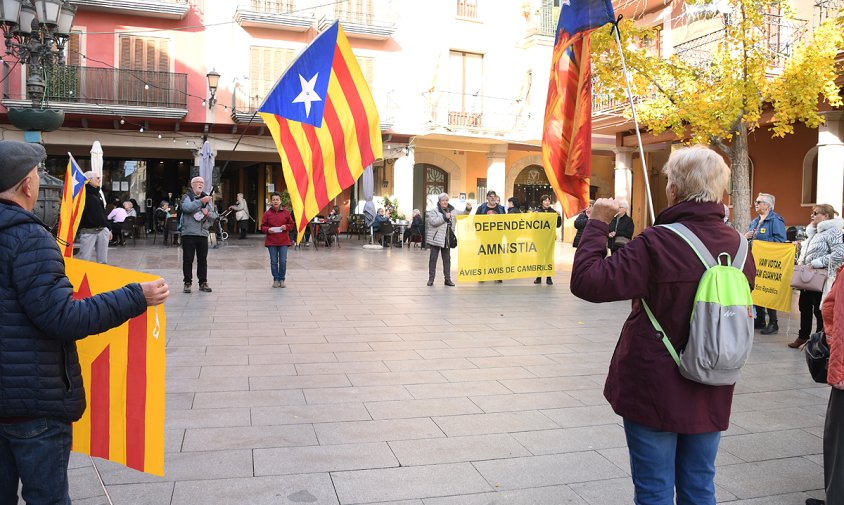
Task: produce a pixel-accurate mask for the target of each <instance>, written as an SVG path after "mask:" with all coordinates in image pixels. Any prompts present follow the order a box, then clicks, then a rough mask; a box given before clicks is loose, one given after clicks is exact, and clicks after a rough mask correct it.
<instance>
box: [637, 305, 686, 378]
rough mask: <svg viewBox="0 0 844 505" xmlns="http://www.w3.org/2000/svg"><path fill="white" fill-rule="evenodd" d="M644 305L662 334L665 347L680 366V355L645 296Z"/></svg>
mask: <svg viewBox="0 0 844 505" xmlns="http://www.w3.org/2000/svg"><path fill="white" fill-rule="evenodd" d="M642 307H644V308H645V313H647V314H648V319H650V320H651V324H652V325H653V327H654V328H655V329H656V331H657V333H659V334H660V335H662V343H663V345H665V348H666V349H668V353H669V354H671V357H672V358H674V362H675V363H677V366H680V356H679V355H678V354H677V350H676V349H674V346H673V345H672V344H671V341H670V340H668V335H667V334H666V333H665V330H663V329H662V325H661V324H659V321H657V320H656V317H654V313H653V312H651V308H650V307H648V302H646V301H645V299H644V298H642Z"/></svg>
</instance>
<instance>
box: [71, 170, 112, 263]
mask: <svg viewBox="0 0 844 505" xmlns="http://www.w3.org/2000/svg"><path fill="white" fill-rule="evenodd" d="M85 178H86V179H88V183H87V184H85V208H84V209H82V218H81V219H80V220H79V232H78V236H79V254H77V255H76V257H77V258H79V259H81V260H86V261H91V259H92V258H93V257H94V251H96V253H97V263H103V264H105V263H108V242H109V240H111V230H110V229H109V224H111V223H109V220H108V218H107V217H106V211H105V207H106V205H105V200H103V194H102V191H101V190H100V185H101V184H102V177H101V176H100V175H98V174H96V173H94V172H85Z"/></svg>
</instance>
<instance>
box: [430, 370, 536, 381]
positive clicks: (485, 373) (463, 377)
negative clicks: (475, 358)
mask: <svg viewBox="0 0 844 505" xmlns="http://www.w3.org/2000/svg"><path fill="white" fill-rule="evenodd" d="M440 373H442V374H443V375H444V376H445V377H446V378H447V379H448V380H449V382H467V381H484V380H504V379H526V378H531V377H534V375H533V374H532V373H530V372H528V371H527V370H525V369H524V368H521V367H506V368H476V369H469V370H442V371H441V372H440Z"/></svg>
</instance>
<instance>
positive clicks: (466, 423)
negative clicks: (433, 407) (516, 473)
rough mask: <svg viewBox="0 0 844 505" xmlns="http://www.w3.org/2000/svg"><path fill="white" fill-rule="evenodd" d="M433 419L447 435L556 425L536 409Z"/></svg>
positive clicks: (532, 428)
mask: <svg viewBox="0 0 844 505" xmlns="http://www.w3.org/2000/svg"><path fill="white" fill-rule="evenodd" d="M433 419H434V422H435V423H437V426H439V427H440V429H441V430H443V433H445V434H446V435H447V436H449V437H458V436H466V435H484V434H491V433H515V432H519V431H533V430H549V429H553V428H556V427H557V425H555V424H554V422H553V421H551V420H550V419H548V418H547V417H545V416H544V415H542V414H541V413H540V412H538V411H525V412H500V413H496V414H469V415H448V416H444V417H434V418H433Z"/></svg>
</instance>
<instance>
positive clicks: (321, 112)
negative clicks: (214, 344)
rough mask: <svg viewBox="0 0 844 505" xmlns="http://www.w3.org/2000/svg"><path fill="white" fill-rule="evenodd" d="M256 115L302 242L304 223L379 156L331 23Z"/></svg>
mask: <svg viewBox="0 0 844 505" xmlns="http://www.w3.org/2000/svg"><path fill="white" fill-rule="evenodd" d="M258 113H259V114H260V115H261V118H263V120H264V124H266V125H267V127H268V128H269V130H270V133H271V134H272V136H273V140H274V141H275V145H276V148H277V149H278V152H279V156H281V162H282V166H283V170H284V180H285V182H286V183H287V189H288V191H289V192H290V201H291V204H292V206H293V214H294V217H295V220H296V227H297V229H298V231H299V233H298V240H300V241H301V239H302V237H303V235H304V233H303V232H304V230H305V228H306V227H307V225H308V221H310V220H311V218H313V217H314V216H316V215H317V214H318V213H319V211H320V209H322V208H323V207H325V206H326V205H328V204H329V203H330V202H331V200H332V199H333V198H334V197H336V196H337V195H339V194H340V192H342V191H343V190H344V189H346V188H348V187H349V186H351V185H352V184H354V183H355V181H356V180H357V179H358V178H359V177H360V176H361V174H362V173H363V170H364V168H365V167H367V166H368V165H370V164H372V163H373V162H374V161H375V160H377V159H379V158H383V156H384V154H383V149H382V146H381V129H380V122H379V119H378V111H377V110H376V108H375V101H374V100H373V99H372V93H371V92H370V90H369V86H368V85H367V84H366V81H365V80H364V78H363V73H362V72H361V70H360V66H359V65H358V62H357V60H356V59H355V56H354V54H352V49H351V47H350V46H349V41H348V39H347V38H346V35H345V34H344V33H343V29H342V28H341V27H340V24H339V23H338V22H335V23H334V24H333V25H332V26H331V27H330V28H328V29H327V30H325V31H324V32H322V33H321V34H320V35H319V36H318V37H317V38H316V39H315V40H314V41H313V42H311V44H310V45H309V46H308V47H307V48H305V50H304V51H303V52H302V54H301V55H300V56H299V57H298V58H297V59H296V61H294V62H293V63H292V64H291V65H290V67H289V68H288V69H287V71H286V72H285V73H284V75H283V76H282V77H281V78H280V79H279V81H278V83H276V85H275V87H274V88H273V90H272V91H270V93H269V94H268V95H267V98H266V99H265V100H264V103H263V104H261V107H259V108H258Z"/></svg>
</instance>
